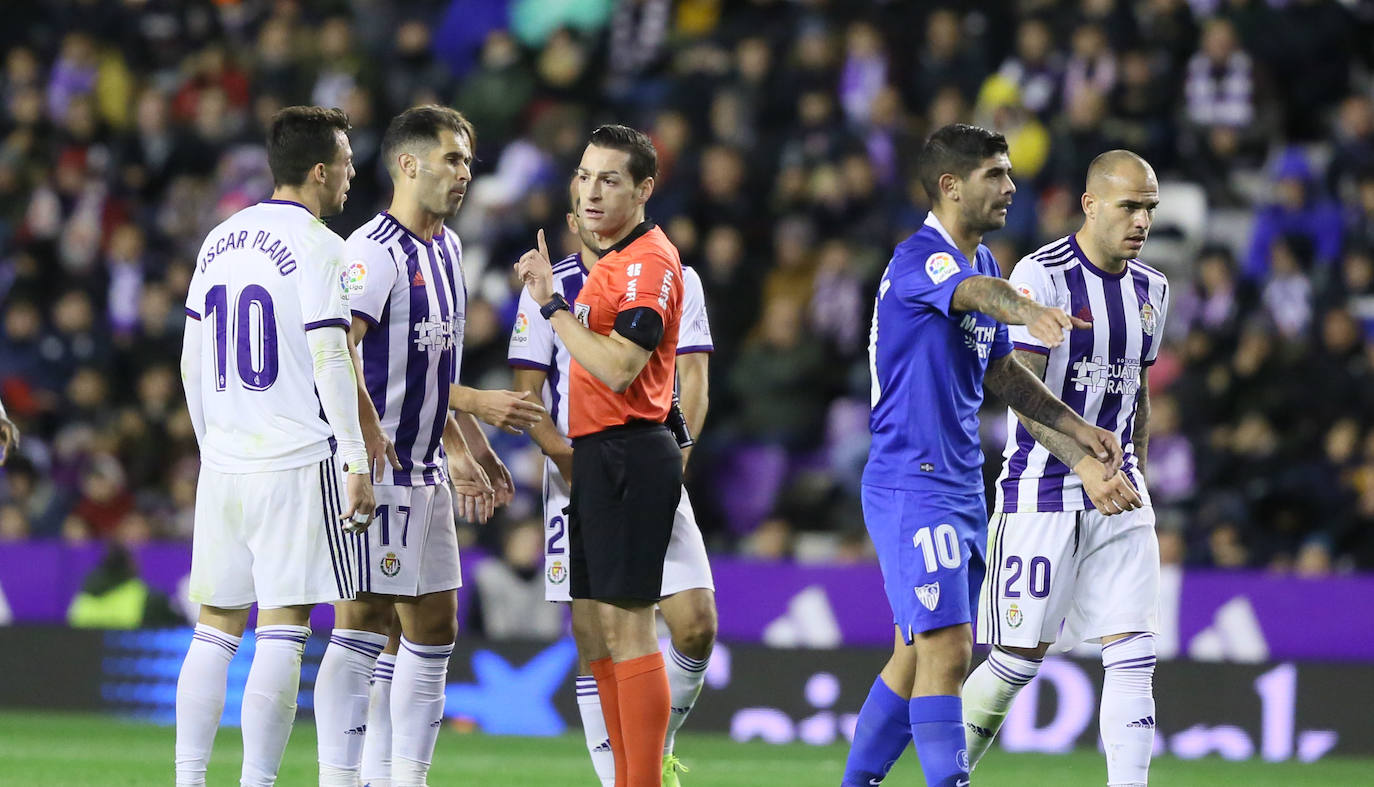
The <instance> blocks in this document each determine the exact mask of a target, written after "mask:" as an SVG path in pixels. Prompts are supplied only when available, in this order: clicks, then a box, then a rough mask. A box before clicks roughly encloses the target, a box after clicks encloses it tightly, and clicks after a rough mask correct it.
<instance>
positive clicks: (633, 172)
mask: <svg viewBox="0 0 1374 787" xmlns="http://www.w3.org/2000/svg"><path fill="white" fill-rule="evenodd" d="M587 142H588V144H591V145H596V146H597V147H599V148H610V149H611V150H620V151H623V152H625V153H628V154H630V178H631V179H633V180H634V182H635V183H640V182H643V180H644V179H645V178H656V177H658V151H656V150H654V143H652V142H650V141H649V137H648V136H646V135H645V134H644V132H642V131H636V130H635V129H632V128H630V127H629V126H620V125H609V126H601V127H599V128H597V130H596V131H593V132H592V136H591V138H590V139H588V140H587Z"/></svg>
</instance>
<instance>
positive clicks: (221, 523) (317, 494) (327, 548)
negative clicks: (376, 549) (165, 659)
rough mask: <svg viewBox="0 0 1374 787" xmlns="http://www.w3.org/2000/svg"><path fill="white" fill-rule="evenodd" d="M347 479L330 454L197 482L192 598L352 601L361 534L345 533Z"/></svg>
mask: <svg viewBox="0 0 1374 787" xmlns="http://www.w3.org/2000/svg"><path fill="white" fill-rule="evenodd" d="M343 486H344V480H343V474H342V473H341V472H339V470H338V464H337V463H336V461H335V459H334V458H333V457H330V458H328V459H325V460H323V461H321V462H315V463H313V464H309V465H306V466H304V467H297V468H293V469H291V470H271V471H267V472H261V473H221V472H218V471H215V470H212V469H210V468H208V467H205V466H204V465H202V466H201V468H200V479H199V481H198V482H197V484H196V520H195V530H194V535H193V537H192V542H191V581H190V588H189V595H190V598H191V600H192V601H194V602H196V603H199V604H208V605H210V606H213V607H222V608H225V609H242V608H244V607H247V606H249V605H250V604H253V603H254V602H257V604H258V607H259V608H262V609H271V608H274V607H289V606H296V605H301V604H321V603H326V602H333V601H338V600H340V599H351V598H353V596H354V593H355V591H356V580H357V569H358V559H357V555H358V548H359V538H358V536H355V535H351V534H348V533H346V532H344V529H343V525H342V523H341V522H340V521H339V516H340V515H341V514H343V511H344V509H343V492H342V489H343Z"/></svg>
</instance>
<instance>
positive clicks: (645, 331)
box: [615, 306, 663, 352]
mask: <svg viewBox="0 0 1374 787" xmlns="http://www.w3.org/2000/svg"><path fill="white" fill-rule="evenodd" d="M615 332H616V333H618V334H620V335H621V336H624V337H625V338H626V339H629V340H630V341H632V342H634V343H635V344H637V345H639V346H640V347H643V348H644V349H646V350H648V351H649V352H653V351H654V348H656V347H658V343H659V342H661V341H663V318H662V317H660V316H658V312H656V311H654V310H653V309H650V308H649V307H648V306H637V307H635V308H633V309H626V310H625V311H623V312H621V313H619V314H617V315H616V316H615Z"/></svg>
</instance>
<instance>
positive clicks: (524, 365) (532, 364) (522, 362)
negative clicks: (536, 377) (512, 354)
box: [506, 358, 553, 372]
mask: <svg viewBox="0 0 1374 787" xmlns="http://www.w3.org/2000/svg"><path fill="white" fill-rule="evenodd" d="M506 363H507V364H509V365H511V366H517V367H519V368H521V369H536V370H538V371H541V372H547V371H549V370H550V369H552V368H553V367H552V366H550V365H548V364H546V363H540V362H538V361H531V360H530V359H528V358H507V359H506Z"/></svg>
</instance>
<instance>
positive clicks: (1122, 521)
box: [977, 506, 1159, 648]
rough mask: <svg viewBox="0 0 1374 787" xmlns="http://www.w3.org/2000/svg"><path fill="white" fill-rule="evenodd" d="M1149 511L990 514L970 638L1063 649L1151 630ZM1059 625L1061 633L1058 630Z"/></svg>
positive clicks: (1155, 584)
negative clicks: (983, 573)
mask: <svg viewBox="0 0 1374 787" xmlns="http://www.w3.org/2000/svg"><path fill="white" fill-rule="evenodd" d="M1154 525H1155V512H1154V509H1153V508H1152V507H1150V506H1145V507H1144V508H1137V509H1136V510H1134V511H1127V512H1125V513H1123V514H1117V515H1116V516H1110V517H1108V516H1103V515H1102V514H1099V513H1098V512H1097V511H1093V510H1087V511H1062V512H1047V513H1027V514H996V515H994V516H993V517H992V520H991V521H990V522H989V523H988V557H987V561H988V572H987V575H986V576H985V577H984V579H983V588H982V592H981V594H980V595H979V599H978V630H977V640H978V642H979V643H982V644H985V645H1003V646H1011V647H1020V648H1033V647H1035V646H1036V645H1038V644H1040V643H1042V642H1051V643H1054V642H1057V643H1058V646H1059V647H1061V648H1070V647H1073V646H1074V645H1077V644H1078V643H1080V642H1084V641H1088V640H1096V639H1098V638H1100V637H1103V636H1108V635H1111V634H1124V633H1129V632H1134V631H1150V632H1154V631H1157V630H1158V629H1159V541H1158V539H1157V538H1156V537H1155V527H1154ZM1061 625H1062V628H1063V630H1062V632H1061Z"/></svg>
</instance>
